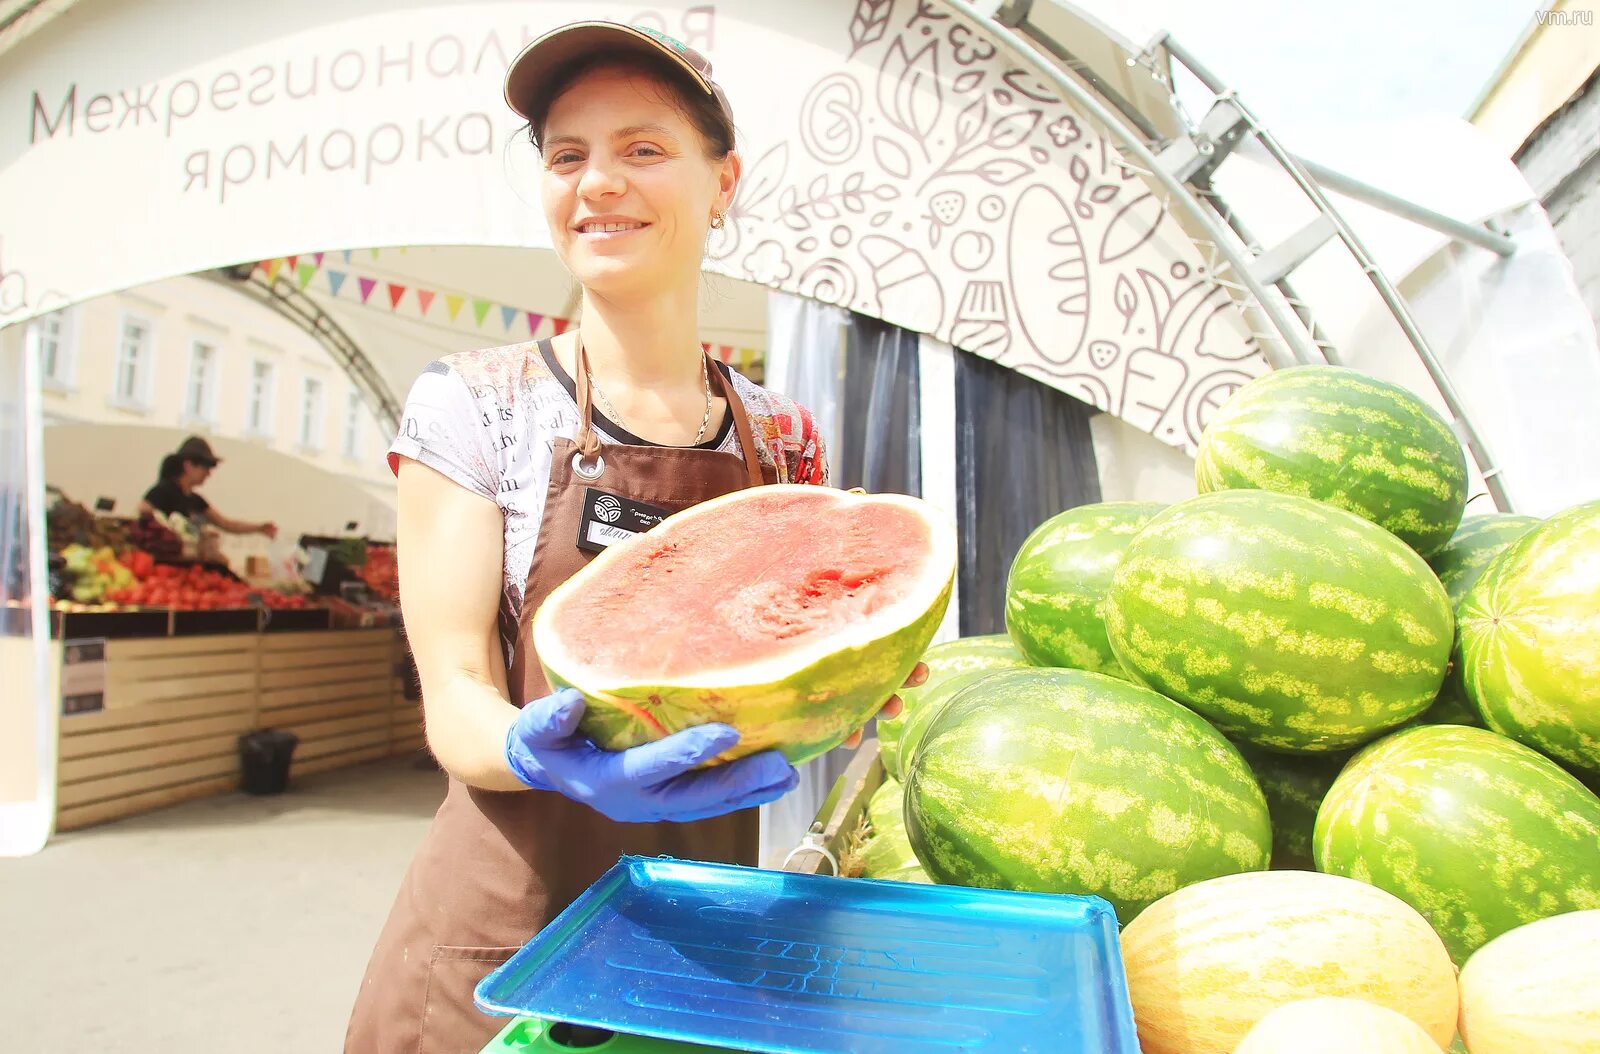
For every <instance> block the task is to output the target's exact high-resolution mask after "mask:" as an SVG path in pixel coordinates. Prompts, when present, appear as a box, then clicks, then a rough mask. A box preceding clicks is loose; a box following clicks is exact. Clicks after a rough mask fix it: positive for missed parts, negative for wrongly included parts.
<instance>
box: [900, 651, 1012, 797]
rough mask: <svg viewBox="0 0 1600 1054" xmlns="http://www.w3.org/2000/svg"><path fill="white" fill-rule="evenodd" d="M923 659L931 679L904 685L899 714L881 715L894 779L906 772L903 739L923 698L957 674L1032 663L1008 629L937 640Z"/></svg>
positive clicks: (1010, 667)
mask: <svg viewBox="0 0 1600 1054" xmlns="http://www.w3.org/2000/svg"><path fill="white" fill-rule="evenodd" d="M922 661H923V662H924V663H925V664H926V665H927V667H928V679H927V680H926V681H924V682H922V684H921V685H919V686H918V687H916V688H904V689H901V691H900V701H901V703H902V704H903V706H902V709H901V711H900V715H899V716H898V717H881V718H879V719H878V723H877V728H878V752H879V755H880V756H881V757H882V758H883V770H884V771H885V772H887V773H888V774H889V778H890V779H895V780H898V779H900V778H901V777H902V776H903V773H902V771H901V764H900V740H901V737H902V736H903V735H904V733H905V729H906V726H907V724H908V723H909V722H910V720H911V717H912V715H914V714H915V713H916V712H917V710H918V709H919V708H920V707H921V705H922V700H923V699H926V698H928V697H929V696H931V695H932V694H933V693H935V692H937V691H938V690H939V687H940V685H942V684H943V683H944V682H945V681H947V680H949V679H950V678H952V677H954V676H956V675H957V674H962V673H968V672H971V671H973V670H1003V669H1012V668H1016V667H1023V666H1030V665H1032V664H1031V663H1029V662H1028V659H1027V656H1025V655H1023V654H1022V653H1021V652H1020V651H1018V650H1017V646H1016V645H1015V644H1013V643H1012V642H1011V638H1010V637H1008V636H1006V635H1005V634H1004V633H990V634H985V635H982V636H977V637H962V638H960V639H958V640H949V641H945V642H943V643H942V644H935V645H934V646H933V647H931V648H929V649H928V650H927V652H925V653H924V654H923V656H922Z"/></svg>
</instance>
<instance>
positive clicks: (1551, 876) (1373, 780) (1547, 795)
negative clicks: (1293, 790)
mask: <svg viewBox="0 0 1600 1054" xmlns="http://www.w3.org/2000/svg"><path fill="white" fill-rule="evenodd" d="M1313 848H1314V850H1315V852H1316V859H1317V868H1318V870H1321V871H1325V872H1328V873H1330V874H1336V875H1343V876H1345V877H1347V878H1354V879H1359V880H1360V881H1362V882H1369V883H1371V884H1372V885H1375V886H1378V887H1379V888H1381V889H1385V890H1387V891H1388V892H1390V893H1393V894H1394V895H1395V896H1397V897H1399V898H1400V899H1401V900H1403V901H1405V902H1406V903H1407V904H1410V905H1411V906H1412V907H1414V908H1416V909H1417V910H1418V911H1420V912H1421V913H1422V914H1423V915H1424V916H1425V917H1426V918H1427V920H1428V921H1429V922H1430V923H1431V924H1432V925H1433V928H1434V929H1435V930H1437V931H1438V932H1439V936H1441V937H1443V938H1444V942H1445V946H1446V947H1448V948H1449V949H1450V954H1451V957H1452V958H1454V959H1455V961H1456V964H1457V965H1458V966H1459V965H1461V964H1462V963H1464V962H1466V959H1467V956H1469V955H1471V954H1472V953H1473V952H1474V951H1475V950H1477V949H1478V948H1479V947H1481V946H1483V945H1484V944H1486V943H1488V942H1489V941H1491V940H1493V939H1494V938H1495V937H1498V936H1499V935H1500V934H1502V933H1505V932H1506V931H1507V930H1511V929H1514V928H1515V927H1517V926H1520V925H1522V924H1524V923H1527V922H1532V921H1534V920H1535V919H1541V918H1545V917H1547V916H1550V915H1556V914H1560V913H1562V912H1567V911H1576V910H1579V909H1583V908H1593V907H1600V798H1597V797H1595V796H1594V794H1592V793H1591V792H1590V791H1588V790H1587V789H1586V788H1585V787H1584V786H1583V785H1582V784H1580V783H1579V782H1578V781H1577V780H1575V779H1573V778H1572V776H1571V775H1570V774H1569V773H1566V772H1563V771H1562V770H1561V768H1560V766H1558V765H1556V764H1555V763H1554V762H1553V761H1551V760H1550V759H1548V758H1546V757H1544V756H1542V755H1540V754H1538V753H1536V752H1535V751H1532V750H1529V749H1528V748H1527V747H1525V746H1523V745H1521V744H1520V743H1514V742H1512V741H1511V740H1509V739H1506V738H1505V737H1503V736H1499V735H1496V734H1495V733H1493V732H1490V731H1487V730H1485V729H1482V728H1462V727H1459V726H1456V725H1428V726H1423V727H1420V728H1408V729H1406V730H1404V731H1402V732H1396V733H1395V734H1394V735H1392V736H1389V737H1387V738H1385V739H1382V740H1379V741H1378V742H1377V743H1374V744H1372V745H1371V746H1369V747H1368V748H1367V749H1365V750H1363V751H1362V752H1361V753H1359V754H1357V755H1356V756H1355V758H1354V759H1353V760H1351V762H1350V764H1348V765H1346V766H1345V769H1344V771H1343V772H1342V773H1340V774H1339V778H1338V779H1337V780H1335V781H1334V784H1333V788H1332V789H1331V790H1330V791H1328V796H1327V797H1326V798H1325V799H1324V800H1323V802H1322V808H1321V810H1319V811H1318V813H1317V827H1316V833H1315V836H1314V840H1313Z"/></svg>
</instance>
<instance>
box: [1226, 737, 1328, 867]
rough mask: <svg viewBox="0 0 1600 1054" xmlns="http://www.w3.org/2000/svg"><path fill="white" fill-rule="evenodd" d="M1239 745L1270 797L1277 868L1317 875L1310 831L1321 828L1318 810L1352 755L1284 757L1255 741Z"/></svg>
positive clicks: (1269, 809) (1295, 755)
mask: <svg viewBox="0 0 1600 1054" xmlns="http://www.w3.org/2000/svg"><path fill="white" fill-rule="evenodd" d="M1234 746H1236V747H1238V748H1239V753H1240V754H1241V755H1243V756H1244V760H1245V763H1246V764H1248V765H1249V766H1250V771H1251V772H1253V773H1255V777H1256V782H1257V783H1259V784H1260V785H1261V793H1262V794H1263V795H1265V796H1266V799H1267V813H1268V814H1269V815H1270V816H1271V817H1272V868H1273V870H1275V871H1315V870H1316V866H1317V865H1316V862H1315V860H1314V859H1313V857H1312V853H1311V832H1312V831H1313V830H1315V829H1316V826H1317V809H1318V807H1319V806H1321V805H1322V799H1323V797H1324V796H1326V795H1327V793H1328V788H1329V787H1332V786H1333V781H1334V780H1336V779H1338V778H1339V770H1340V769H1342V768H1344V766H1345V762H1347V761H1349V760H1350V757H1351V754H1350V753H1346V752H1340V753H1338V754H1280V753H1278V752H1277V751H1273V750H1263V749H1261V748H1260V747H1258V746H1254V745H1252V744H1250V743H1235V744H1234Z"/></svg>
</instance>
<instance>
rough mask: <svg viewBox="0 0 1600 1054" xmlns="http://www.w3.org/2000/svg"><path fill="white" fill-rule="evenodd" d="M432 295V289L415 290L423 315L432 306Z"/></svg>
mask: <svg viewBox="0 0 1600 1054" xmlns="http://www.w3.org/2000/svg"><path fill="white" fill-rule="evenodd" d="M433 296H434V293H433V290H432V289H418V290H417V303H419V304H421V305H422V313H423V314H424V315H426V314H427V313H428V308H430V307H432V306H433Z"/></svg>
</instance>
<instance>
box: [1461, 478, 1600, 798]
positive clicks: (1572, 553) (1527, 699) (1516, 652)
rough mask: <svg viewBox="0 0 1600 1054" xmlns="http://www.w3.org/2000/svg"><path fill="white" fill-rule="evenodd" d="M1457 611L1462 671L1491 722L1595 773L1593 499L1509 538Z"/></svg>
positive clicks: (1598, 626)
mask: <svg viewBox="0 0 1600 1054" xmlns="http://www.w3.org/2000/svg"><path fill="white" fill-rule="evenodd" d="M1460 615H1461V668H1462V678H1463V680H1464V682H1465V684H1466V689H1467V696H1468V697H1469V698H1470V699H1471V700H1472V703H1473V705H1474V706H1476V707H1477V708H1478V711H1479V712H1480V713H1481V714H1482V715H1483V717H1484V720H1485V722H1486V723H1487V724H1488V726H1489V727H1490V728H1492V729H1494V730H1495V731H1496V732H1500V733H1502V734H1504V735H1508V736H1510V737H1511V738H1512V739H1515V740H1517V741H1519V742H1521V743H1526V744H1527V745H1528V746H1530V747H1533V748H1534V749H1535V750H1538V751H1540V752H1542V753H1544V754H1547V755H1549V756H1550V757H1552V758H1555V759H1556V760H1557V761H1560V762H1562V763H1563V764H1566V765H1570V766H1573V767H1575V768H1580V769H1584V770H1586V771H1588V772H1590V773H1592V774H1595V775H1600V501H1596V502H1590V503H1589V504H1587V505H1579V506H1578V507H1577V508H1573V509H1568V510H1567V511H1566V512H1563V513H1560V514H1558V515H1556V516H1552V517H1550V519H1548V520H1546V521H1545V522H1544V523H1542V524H1540V525H1539V526H1537V527H1535V528H1533V529H1532V530H1530V531H1529V532H1528V533H1526V534H1524V535H1523V536H1522V537H1521V538H1520V539H1518V540H1517V541H1515V542H1513V543H1512V544H1511V545H1510V546H1509V547H1508V548H1507V549H1506V550H1505V551H1504V552H1503V553H1501V554H1500V555H1499V556H1498V557H1496V558H1495V560H1494V562H1493V563H1491V564H1490V565H1489V566H1488V567H1487V568H1486V569H1485V570H1484V572H1483V575H1482V576H1481V577H1480V578H1479V579H1478V580H1477V582H1475V583H1474V584H1473V586H1472V588H1471V589H1469V590H1468V591H1467V594H1466V596H1465V597H1463V598H1462V601H1461V608H1460Z"/></svg>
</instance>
